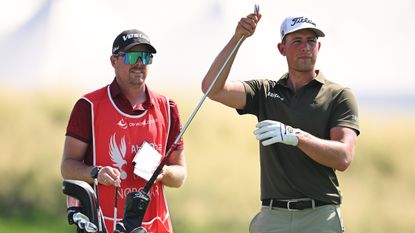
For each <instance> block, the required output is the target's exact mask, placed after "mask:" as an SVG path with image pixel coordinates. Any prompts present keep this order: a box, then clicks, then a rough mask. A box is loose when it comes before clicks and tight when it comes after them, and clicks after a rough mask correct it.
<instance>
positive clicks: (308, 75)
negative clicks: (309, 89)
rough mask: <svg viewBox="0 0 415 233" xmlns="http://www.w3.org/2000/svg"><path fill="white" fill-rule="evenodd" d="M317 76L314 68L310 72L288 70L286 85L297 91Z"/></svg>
mask: <svg viewBox="0 0 415 233" xmlns="http://www.w3.org/2000/svg"><path fill="white" fill-rule="evenodd" d="M316 76H317V73H316V71H315V70H312V71H310V72H299V71H292V70H291V71H290V72H289V75H288V82H287V83H288V86H289V87H290V88H291V89H292V90H293V91H294V92H297V91H298V90H299V89H300V88H302V87H303V86H305V85H307V84H308V83H309V82H310V81H311V80H313V79H314V78H315V77H316Z"/></svg>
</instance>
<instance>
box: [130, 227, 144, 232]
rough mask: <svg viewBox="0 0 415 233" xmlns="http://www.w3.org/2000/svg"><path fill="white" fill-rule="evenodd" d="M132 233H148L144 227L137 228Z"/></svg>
mask: <svg viewBox="0 0 415 233" xmlns="http://www.w3.org/2000/svg"><path fill="white" fill-rule="evenodd" d="M130 233H147V230H146V229H145V228H144V227H137V228H135V229H134V230H132V231H131V232H130Z"/></svg>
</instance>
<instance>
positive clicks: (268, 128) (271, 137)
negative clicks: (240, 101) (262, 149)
mask: <svg viewBox="0 0 415 233" xmlns="http://www.w3.org/2000/svg"><path fill="white" fill-rule="evenodd" d="M256 127H257V129H256V130H255V131H254V134H255V136H256V139H257V140H259V141H261V143H262V145H264V146H268V145H271V144H274V143H277V142H279V143H284V144H287V145H291V146H297V144H298V138H297V136H295V134H296V133H298V132H299V131H300V130H299V129H295V128H292V127H291V126H289V125H285V124H283V123H281V122H278V121H271V120H264V121H261V122H259V123H258V124H257V125H256Z"/></svg>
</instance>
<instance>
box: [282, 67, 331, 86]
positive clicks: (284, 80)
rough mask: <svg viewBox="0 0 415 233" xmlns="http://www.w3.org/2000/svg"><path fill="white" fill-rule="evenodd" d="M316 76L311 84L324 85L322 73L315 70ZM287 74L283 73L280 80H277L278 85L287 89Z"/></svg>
mask: <svg viewBox="0 0 415 233" xmlns="http://www.w3.org/2000/svg"><path fill="white" fill-rule="evenodd" d="M316 73H317V76H316V77H315V78H314V79H313V80H312V81H311V82H318V83H320V84H322V85H323V84H324V83H326V78H325V77H324V75H323V73H322V72H321V71H320V70H316ZM287 82H288V72H287V73H285V74H284V75H283V76H281V78H280V79H279V80H278V84H281V85H283V86H285V87H288V85H287Z"/></svg>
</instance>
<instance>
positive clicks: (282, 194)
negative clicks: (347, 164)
mask: <svg viewBox="0 0 415 233" xmlns="http://www.w3.org/2000/svg"><path fill="white" fill-rule="evenodd" d="M317 72H318V75H317V77H316V78H315V79H314V80H312V81H311V82H309V83H308V84H307V85H305V86H304V87H302V88H301V89H299V90H298V91H297V92H293V91H292V90H291V89H290V88H289V87H288V85H287V81H288V73H287V74H285V75H283V76H282V77H281V79H279V80H278V81H275V80H267V79H263V80H251V81H244V82H242V83H243V84H244V86H245V91H246V106H245V108H244V109H239V110H237V111H238V113H239V114H253V115H255V116H256V117H257V119H258V121H263V120H274V121H279V122H282V123H284V124H287V125H290V126H292V127H294V128H299V129H301V130H303V131H306V132H308V133H310V134H312V135H314V136H316V137H319V138H322V139H329V136H330V129H331V128H333V127H338V126H341V127H348V128H351V129H354V130H355V131H356V133H357V134H359V123H358V107H357V102H356V98H355V97H354V95H353V93H352V91H351V90H350V89H349V88H346V87H342V86H341V85H339V84H337V83H334V82H332V81H329V80H327V79H326V78H325V77H324V76H323V74H322V73H321V72H319V71H317ZM259 145H260V166H261V199H267V198H276V199H292V198H304V197H308V198H313V199H317V200H321V201H326V202H329V203H333V204H340V203H341V194H340V189H339V183H338V180H337V176H336V174H335V170H334V169H333V168H330V167H326V166H324V165H321V164H319V163H317V162H315V161H314V160H312V159H311V158H310V157H308V156H307V155H306V154H305V153H304V152H302V151H301V150H300V149H298V148H297V147H294V146H289V145H285V144H282V143H275V144H272V145H270V146H263V145H262V144H261V143H259Z"/></svg>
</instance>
